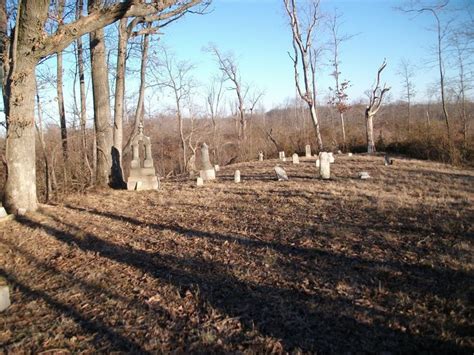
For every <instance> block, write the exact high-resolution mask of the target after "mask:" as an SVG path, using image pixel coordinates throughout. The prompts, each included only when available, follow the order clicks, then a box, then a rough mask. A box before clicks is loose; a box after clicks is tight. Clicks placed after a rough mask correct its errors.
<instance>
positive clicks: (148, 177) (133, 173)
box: [127, 124, 159, 190]
mask: <svg viewBox="0 0 474 355" xmlns="http://www.w3.org/2000/svg"><path fill="white" fill-rule="evenodd" d="M140 142H142V143H143V145H144V147H145V157H144V160H143V167H142V166H141V162H140ZM158 187H159V182H158V178H157V176H156V172H155V167H154V166H153V158H152V156H151V142H150V138H149V137H147V136H145V135H144V134H143V125H142V124H140V125H139V126H138V134H137V135H136V136H135V137H134V138H133V140H132V162H131V163H130V176H129V177H128V180H127V190H157V189H158Z"/></svg>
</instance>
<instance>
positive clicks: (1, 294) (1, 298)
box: [0, 277, 11, 312]
mask: <svg viewBox="0 0 474 355" xmlns="http://www.w3.org/2000/svg"><path fill="white" fill-rule="evenodd" d="M10 305H11V302H10V289H9V287H8V285H7V283H6V281H5V279H3V278H1V277H0V312H3V311H4V310H6V309H7V308H8V307H10Z"/></svg>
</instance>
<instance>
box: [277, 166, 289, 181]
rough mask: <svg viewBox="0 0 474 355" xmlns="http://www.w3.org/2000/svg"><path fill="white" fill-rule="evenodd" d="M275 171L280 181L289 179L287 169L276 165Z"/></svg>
mask: <svg viewBox="0 0 474 355" xmlns="http://www.w3.org/2000/svg"><path fill="white" fill-rule="evenodd" d="M275 173H276V176H277V178H278V181H284V180H288V175H286V171H285V170H284V169H283V168H280V167H279V166H278V165H277V166H275Z"/></svg>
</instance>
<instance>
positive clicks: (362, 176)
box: [359, 171, 370, 180]
mask: <svg viewBox="0 0 474 355" xmlns="http://www.w3.org/2000/svg"><path fill="white" fill-rule="evenodd" d="M359 178H360V179H362V180H367V179H370V175H369V173H368V172H367V171H361V172H360V173H359Z"/></svg>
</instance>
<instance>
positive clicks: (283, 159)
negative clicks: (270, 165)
mask: <svg viewBox="0 0 474 355" xmlns="http://www.w3.org/2000/svg"><path fill="white" fill-rule="evenodd" d="M279 156H280V160H281V161H286V157H285V152H280V153H279Z"/></svg>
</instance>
